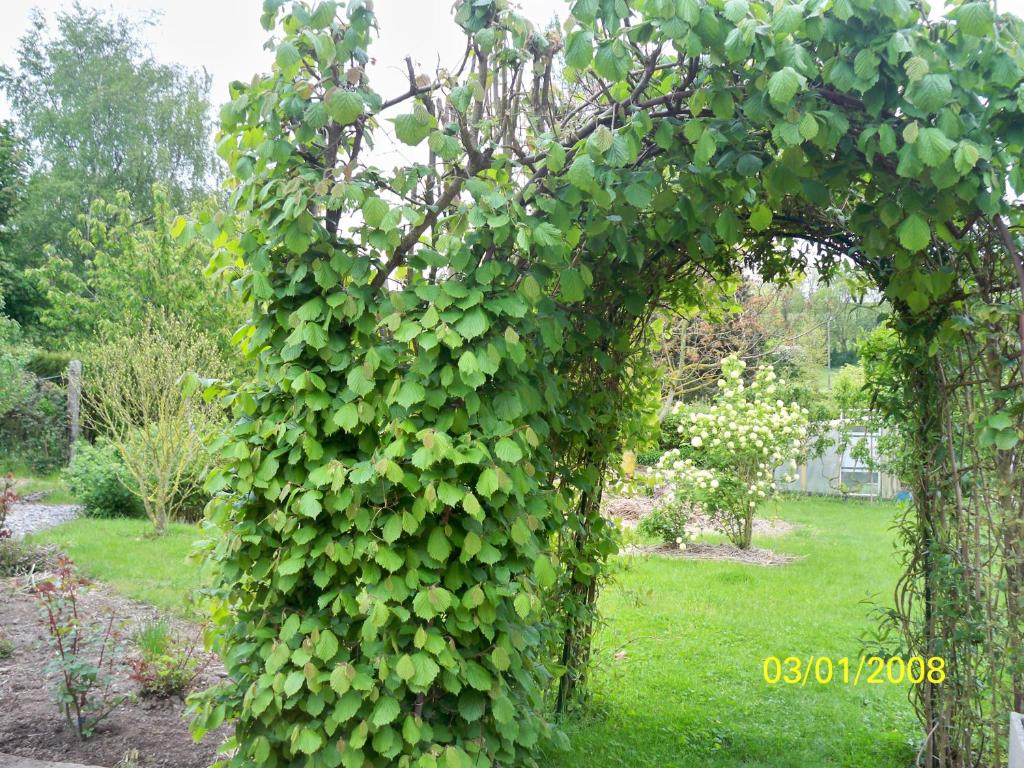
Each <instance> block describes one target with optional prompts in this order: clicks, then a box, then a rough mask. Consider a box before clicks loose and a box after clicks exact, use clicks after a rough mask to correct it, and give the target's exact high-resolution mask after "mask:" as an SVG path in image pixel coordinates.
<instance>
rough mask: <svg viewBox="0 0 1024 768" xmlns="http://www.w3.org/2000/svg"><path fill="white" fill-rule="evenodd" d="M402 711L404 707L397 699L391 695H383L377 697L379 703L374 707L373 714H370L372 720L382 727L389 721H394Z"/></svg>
mask: <svg viewBox="0 0 1024 768" xmlns="http://www.w3.org/2000/svg"><path fill="white" fill-rule="evenodd" d="M401 711H402V707H401V705H400V704H399V703H398V700H397V699H394V698H392V697H391V696H381V697H380V698H379V699H377V704H376V705H375V706H374V708H373V714H372V715H370V722H371V723H373V724H374V725H376V726H377V727H378V728H380V727H381V726H383V725H387V724H388V723H393V722H394V721H395V720H396V719H397V718H398V715H399V713H401Z"/></svg>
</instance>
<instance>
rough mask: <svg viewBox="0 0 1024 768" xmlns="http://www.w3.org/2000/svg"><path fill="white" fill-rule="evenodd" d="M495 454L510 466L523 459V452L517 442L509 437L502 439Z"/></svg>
mask: <svg viewBox="0 0 1024 768" xmlns="http://www.w3.org/2000/svg"><path fill="white" fill-rule="evenodd" d="M494 453H495V454H496V455H497V457H498V458H499V459H501V460H502V461H507V462H509V463H510V464H514V463H516V462H517V461H519V460H520V459H522V458H523V450H522V449H521V448H520V447H519V445H518V444H517V443H516V442H515V440H511V439H509V438H507V437H503V438H501V440H499V441H498V443H497V445H495V446H494Z"/></svg>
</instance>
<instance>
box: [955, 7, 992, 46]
mask: <svg viewBox="0 0 1024 768" xmlns="http://www.w3.org/2000/svg"><path fill="white" fill-rule="evenodd" d="M950 16H952V17H953V18H954V19H956V25H957V28H958V29H959V30H960V31H961V32H963V33H964V34H965V35H971V36H973V37H988V36H990V35H991V34H992V31H993V17H992V7H991V5H990V4H989V3H988V2H973V3H964V4H963V5H961V6H960V7H959V8H957V9H955V10H954V11H953V12H952V13H951V14H950Z"/></svg>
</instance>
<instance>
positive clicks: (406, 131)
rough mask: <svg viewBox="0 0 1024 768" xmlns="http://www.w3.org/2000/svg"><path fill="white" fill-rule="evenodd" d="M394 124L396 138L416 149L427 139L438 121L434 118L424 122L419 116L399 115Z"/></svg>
mask: <svg viewBox="0 0 1024 768" xmlns="http://www.w3.org/2000/svg"><path fill="white" fill-rule="evenodd" d="M428 117H429V116H428ZM392 122H393V123H394V124H395V136H396V137H397V138H398V140H399V141H401V142H402V143H403V144H408V145H409V146H412V147H415V146H416V145H417V144H419V143H420V142H422V141H423V140H424V139H425V138H427V136H428V135H429V134H430V131H431V130H432V129H433V128H434V124H435V122H436V121H435V120H434V119H433V118H430V119H427V120H423V119H421V117H420V116H419V115H415V114H413V115H399V116H398V117H396V118H394V119H393V120H392Z"/></svg>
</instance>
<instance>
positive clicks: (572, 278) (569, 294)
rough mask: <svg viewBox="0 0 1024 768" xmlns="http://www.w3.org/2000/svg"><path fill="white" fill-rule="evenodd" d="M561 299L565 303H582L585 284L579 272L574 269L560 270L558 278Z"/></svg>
mask: <svg viewBox="0 0 1024 768" xmlns="http://www.w3.org/2000/svg"><path fill="white" fill-rule="evenodd" d="M559 284H560V286H561V293H560V295H561V298H562V300H563V301H565V302H566V303H573V302H577V301H583V298H584V296H585V295H586V284H585V283H584V282H583V277H582V276H581V274H580V271H579V270H578V269H576V268H572V269H565V270H562V275H561V278H560V283H559Z"/></svg>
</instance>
